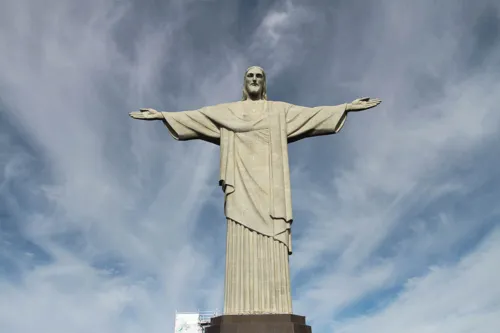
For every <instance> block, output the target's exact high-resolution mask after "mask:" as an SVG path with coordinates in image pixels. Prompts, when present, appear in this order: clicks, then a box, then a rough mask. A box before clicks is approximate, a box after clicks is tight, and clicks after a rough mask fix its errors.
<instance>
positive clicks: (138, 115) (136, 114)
mask: <svg viewBox="0 0 500 333" xmlns="http://www.w3.org/2000/svg"><path fill="white" fill-rule="evenodd" d="M128 115H129V116H130V117H132V118H135V119H144V115H143V114H142V112H130V113H129V114H128Z"/></svg>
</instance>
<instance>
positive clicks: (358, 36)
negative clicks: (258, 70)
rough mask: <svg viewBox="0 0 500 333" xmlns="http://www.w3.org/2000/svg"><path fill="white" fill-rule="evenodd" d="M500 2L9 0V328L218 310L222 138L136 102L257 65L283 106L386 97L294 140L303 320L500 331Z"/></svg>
mask: <svg viewBox="0 0 500 333" xmlns="http://www.w3.org/2000/svg"><path fill="white" fill-rule="evenodd" d="M498 10H499V8H498V5H497V4H496V3H495V2H494V1H486V0H485V1H480V2H476V3H474V4H466V3H465V2H463V3H460V4H457V3H452V2H446V1H445V2H444V3H440V4H434V3H433V2H431V1H423V2H419V3H418V4H417V3H409V2H406V3H401V2H397V1H392V0H383V1H382V0H381V1H377V2H375V3H370V4H365V5H363V6H360V5H356V4H352V3H344V2H334V3H331V2H328V3H327V2H321V1H320V2H318V3H315V4H314V6H313V5H305V4H299V3H298V2H295V1H277V2H274V3H255V4H253V5H249V4H245V3H237V2H232V1H227V2H224V1H223V2H221V3H217V4H214V3H213V2H196V1H191V2H180V1H170V2H164V3H161V4H158V3H154V4H153V2H148V1H146V2H144V1H142V2H132V1H131V2H120V3H115V2H108V1H86V2H84V3H71V2H68V1H63V0H57V1H56V0H52V1H49V2H45V3H44V4H43V5H41V4H38V3H35V2H33V1H29V0H21V1H10V2H8V3H7V4H6V6H5V8H4V11H2V13H1V14H0V43H1V44H2V45H4V46H5V47H4V49H5V50H6V51H3V52H2V53H1V54H0V69H1V70H0V73H1V74H0V101H1V103H2V104H1V105H0V109H1V110H2V113H1V114H0V117H1V120H2V122H1V124H0V126H1V130H0V147H1V148H0V151H1V154H0V166H1V169H2V174H1V178H0V197H1V200H0V201H1V202H2V204H0V267H1V269H2V270H0V272H1V273H0V294H1V295H2V297H1V298H0V330H1V331H2V332H3V331H5V332H33V331H34V330H35V329H36V330H37V331H40V330H42V331H51V332H63V331H64V332H67V331H71V332H79V331H82V332H83V331H85V332H87V331H89V330H96V329H98V330H99V331H100V332H118V331H119V332H137V331H141V332H142V331H145V330H147V331H150V332H160V331H164V330H165V329H169V327H171V328H172V329H173V323H172V320H173V314H174V311H175V309H177V310H196V309H197V308H215V307H219V308H220V307H221V305H222V303H221V302H222V283H223V281H222V279H223V265H224V245H225V240H224V236H225V234H224V232H225V230H224V216H223V213H222V193H221V192H220V190H218V189H217V188H216V179H217V167H218V165H217V162H218V158H217V147H215V146H212V145H208V144H203V143H198V142H186V143H179V142H174V141H173V140H172V139H171V138H170V136H169V135H168V133H167V132H166V130H165V128H163V126H162V124H159V123H146V122H137V121H132V120H131V119H129V118H128V117H127V113H128V112H129V111H132V110H136V109H137V108H139V107H154V108H157V109H162V110H169V111H173V110H185V109H195V108H198V107H200V106H202V105H207V104H216V103H220V102H225V101H231V100H238V99H239V98H240V91H241V83H242V82H241V79H242V73H243V71H244V69H246V67H248V66H249V65H253V64H258V65H261V66H263V67H264V68H265V69H267V71H268V76H269V93H270V97H271V98H272V99H275V100H276V99H278V100H286V101H288V102H292V103H296V104H301V105H311V106H312V105H326V104H337V103H343V102H346V101H349V100H352V99H354V98H356V97H360V96H363V95H371V96H376V97H380V98H382V99H383V101H384V102H383V104H382V105H381V106H380V107H378V108H377V109H375V110H373V111H369V112H366V113H361V114H352V115H350V116H349V119H348V121H347V123H346V126H345V128H344V129H343V130H342V132H341V133H339V134H338V135H335V136H333V137H322V138H314V139H310V140H304V141H302V142H300V143H296V144H293V145H291V146H290V158H291V169H292V178H293V179H292V181H293V200H294V215H295V222H294V242H295V244H294V254H293V256H292V257H291V263H292V273H293V276H294V279H293V286H294V290H293V292H294V301H295V303H294V304H295V308H294V310H295V311H296V313H298V314H304V315H306V316H307V317H308V318H309V319H310V320H311V324H312V325H313V329H314V330H315V331H331V330H336V331H340V332H346V333H347V332H355V331H358V330H366V328H367V327H370V329H371V330H374V331H377V330H379V331H388V330H389V331H391V330H394V331H396V330H401V328H402V325H403V324H405V329H407V328H408V327H409V326H411V327H412V329H414V330H415V331H419V332H422V331H424V332H425V331H428V332H434V331H436V330H439V331H443V330H453V331H455V330H456V331H458V332H460V331H461V330H462V331H464V332H466V331H467V332H469V331H473V332H474V331H477V332H493V330H494V329H495V327H497V326H498V323H497V322H496V321H495V320H496V319H495V318H496V317H498V313H499V311H500V310H499V308H498V304H497V303H495V297H496V298H498V297H497V294H498V290H499V289H498V287H497V286H496V285H495V283H494V281H493V280H492V278H491V276H494V274H491V269H494V267H493V266H494V260H495V258H496V257H497V253H496V252H497V249H496V247H495V243H497V238H498V237H497V236H498V235H497V232H496V231H495V230H496V229H495V228H496V226H497V225H498V218H499V213H500V212H499V210H498V208H497V207H496V206H497V205H496V201H497V199H496V198H497V197H498V188H499V187H498V184H499V182H500V174H499V173H498V171H497V169H498V168H496V165H497V164H498V162H499V160H498V157H497V156H496V155H498V154H494V152H495V149H496V142H497V141H498V139H499V137H498V134H497V131H496V128H497V127H498V126H497V125H498V123H500V119H499V116H498V113H497V112H496V108H497V105H498V103H499V102H500V101H499V99H498V97H497V96H496V94H495V92H496V91H498V88H499V87H498V82H497V81H498V80H497V79H496V77H495V69H497V68H498V65H499V63H498V60H496V59H499V57H498V52H499V48H498V38H496V37H495V31H496V32H498V29H499V27H500V24H499V22H500V21H499V18H498ZM495 27H496V28H495ZM497 35H498V34H497ZM430 267H432V269H430ZM488 272H490V273H488ZM434 295H436V297H434ZM466 303H467V304H470V305H471V307H470V308H467V307H460V306H458V305H457V304H466ZM20 309H22V311H18V310H20ZM61 314H65V315H61ZM410 314H411V315H410ZM88 318H93V320H92V321H89V320H88Z"/></svg>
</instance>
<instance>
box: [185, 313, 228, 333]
mask: <svg viewBox="0 0 500 333" xmlns="http://www.w3.org/2000/svg"><path fill="white" fill-rule="evenodd" d="M217 315H218V313H217V310H216V311H198V312H176V313H175V333H203V329H204V327H205V326H207V325H208V324H209V323H210V319H211V318H212V317H215V316H217Z"/></svg>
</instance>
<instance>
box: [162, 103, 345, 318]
mask: <svg viewBox="0 0 500 333" xmlns="http://www.w3.org/2000/svg"><path fill="white" fill-rule="evenodd" d="M162 114H163V116H164V124H165V125H166V126H167V128H168V129H169V132H170V133H171V135H172V136H173V137H174V138H175V139H176V140H193V139H200V140H204V141H208V142H211V143H214V144H217V145H219V146H220V179H219V184H220V186H221V187H222V190H223V191H224V194H225V204H224V213H225V215H226V218H227V222H228V229H227V249H226V277H225V280H226V281H225V299H224V313H225V314H257V313H291V312H292V307H291V295H290V275H289V266H288V256H289V255H290V254H291V253H292V243H291V224H292V221H293V217H292V198H291V191H290V172H289V165H288V145H287V144H288V143H290V142H294V141H297V140H300V139H302V138H305V137H312V136H319V135H326V134H333V133H337V132H338V131H339V130H340V129H341V128H342V126H343V124H344V122H345V119H346V114H347V113H346V104H341V105H337V106H321V107H313V108H309V107H302V106H296V105H292V104H289V103H285V102H274V101H240V102H234V103H226V104H219V105H215V106H208V107H204V108H201V109H199V110H193V111H181V112H162Z"/></svg>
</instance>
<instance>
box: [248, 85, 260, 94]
mask: <svg viewBox="0 0 500 333" xmlns="http://www.w3.org/2000/svg"><path fill="white" fill-rule="evenodd" d="M247 92H248V94H249V95H252V96H255V95H261V94H262V89H261V86H259V85H250V86H249V87H248V88H247Z"/></svg>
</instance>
